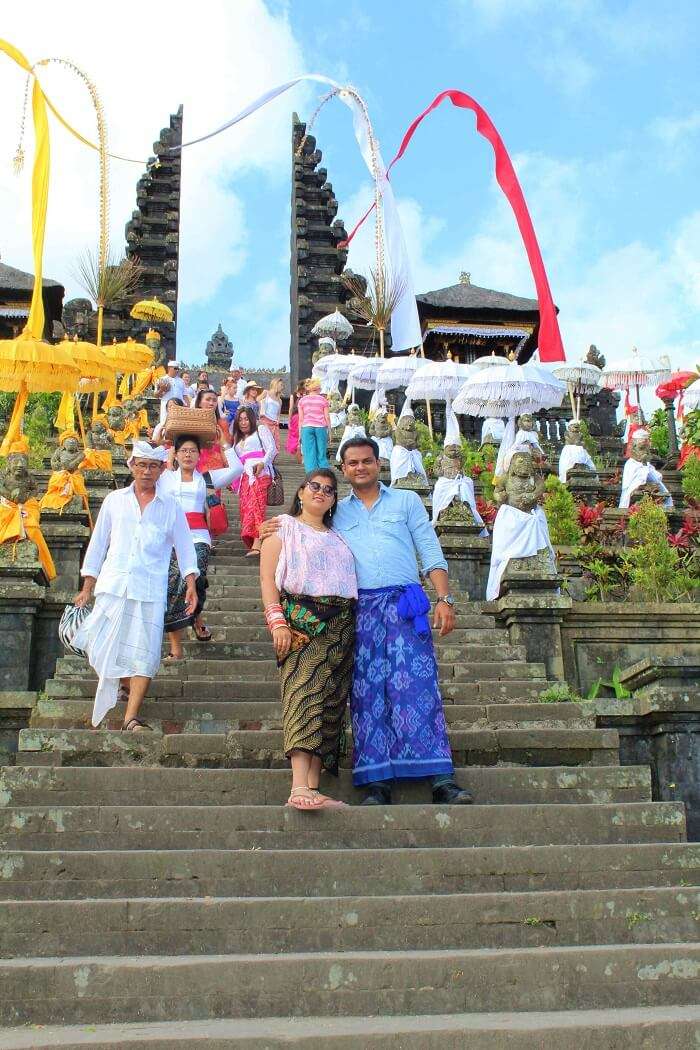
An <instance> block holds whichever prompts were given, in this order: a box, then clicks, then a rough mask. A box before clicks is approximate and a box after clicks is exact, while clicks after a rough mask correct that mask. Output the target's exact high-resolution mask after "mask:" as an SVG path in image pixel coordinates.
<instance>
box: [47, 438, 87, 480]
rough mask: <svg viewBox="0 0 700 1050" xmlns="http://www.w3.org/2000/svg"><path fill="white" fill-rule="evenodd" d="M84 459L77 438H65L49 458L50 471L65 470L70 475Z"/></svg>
mask: <svg viewBox="0 0 700 1050" xmlns="http://www.w3.org/2000/svg"><path fill="white" fill-rule="evenodd" d="M84 458H85V453H84V452H83V450H82V448H81V447H80V441H79V440H78V438H77V437H67V438H65V439H64V441H63V442H62V443H61V444H60V445H59V447H58V448H57V449H56V451H55V452H54V454H53V455H52V457H51V469H52V470H67V471H69V472H70V473H71V474H72V473H73V471H75V470H77V469H78V467H79V466H80V464H81V463H82V462H83V459H84Z"/></svg>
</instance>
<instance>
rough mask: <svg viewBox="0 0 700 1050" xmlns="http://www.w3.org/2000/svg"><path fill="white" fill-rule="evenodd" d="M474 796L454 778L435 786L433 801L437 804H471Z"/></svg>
mask: <svg viewBox="0 0 700 1050" xmlns="http://www.w3.org/2000/svg"><path fill="white" fill-rule="evenodd" d="M473 801H474V796H473V795H472V793H471V791H467V790H466V788H461V787H460V786H459V784H457V783H455V781H454V780H451V781H449V782H448V783H447V784H440V786H439V787H436V788H433V802H434V803H435V805H437V806H471V804H472V802H473Z"/></svg>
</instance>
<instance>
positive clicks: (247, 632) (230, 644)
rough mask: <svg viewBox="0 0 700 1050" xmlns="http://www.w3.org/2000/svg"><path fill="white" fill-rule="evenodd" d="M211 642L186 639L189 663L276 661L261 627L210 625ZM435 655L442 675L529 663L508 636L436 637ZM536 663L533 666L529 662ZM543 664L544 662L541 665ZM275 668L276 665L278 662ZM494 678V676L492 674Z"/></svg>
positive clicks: (524, 653)
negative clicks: (460, 667) (464, 667)
mask: <svg viewBox="0 0 700 1050" xmlns="http://www.w3.org/2000/svg"><path fill="white" fill-rule="evenodd" d="M209 626H210V627H211V631H212V636H213V637H212V641H211V642H209V643H208V644H206V645H205V644H203V643H202V642H197V641H196V640H195V639H194V638H192V637H189V638H186V639H185V640H184V653H185V656H186V658H187V662H188V664H190V663H191V662H192V661H199V660H200V659H202V658H204V659H209V660H229V659H239V660H269V661H272V662H273V663H274V650H273V646H272V641H271V639H270V635H269V632H268V631H267V630H266V629H262V628H255V627H251V628H248V629H246V628H240V627H216V626H212V625H211V624H210V625H209ZM435 654H436V658H437V660H438V667H439V668H440V671H441V674H443V675H444V674H445V673H446V671H445V664H446V662H449V663H450V664H453V663H454V664H468V665H470V666H471V665H473V664H476V663H479V664H482V665H483V664H484V663H485V661H489V663H491V664H492V666H497V667H498V671H499V675H498V676H499V677H506V674H504V673H503V671H502V668H503V666H504V665H505V666H510V665H513V666H514V667H516V668H517V667H521V668H522V667H523V666H524V665H525V664H526V662H527V654H526V651H525V646H523V645H510V644H508V641H507V639H506V638H505V637H503V636H501V637H500V638H498V639H494V638H489V639H488V640H485V641H483V642H482V641H480V640H477V641H476V642H474V643H468V642H465V641H463V640H460V639H455V641H454V642H453V641H452V638H451V636H450V637H449V638H443V639H440V640H437V639H436V645H435ZM530 666H533V665H530ZM539 666H542V665H539ZM275 667H276V664H275ZM491 677H493V675H492V676H491Z"/></svg>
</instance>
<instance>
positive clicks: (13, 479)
mask: <svg viewBox="0 0 700 1050" xmlns="http://www.w3.org/2000/svg"><path fill="white" fill-rule="evenodd" d="M36 494H37V483H36V481H35V479H34V478H33V477H32V475H31V473H30V470H29V456H28V455H27V454H26V453H25V452H10V454H9V456H8V457H7V460H6V462H5V469H4V470H3V471H0V496H1V497H2V498H3V499H7V500H10V502H11V503H26V502H27V500H28V499H32V498H34V497H36Z"/></svg>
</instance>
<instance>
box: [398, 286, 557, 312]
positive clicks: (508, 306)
mask: <svg viewBox="0 0 700 1050" xmlns="http://www.w3.org/2000/svg"><path fill="white" fill-rule="evenodd" d="M416 300H417V302H418V306H419V310H420V306H421V304H422V305H423V306H424V307H426V306H428V307H430V306H433V307H437V308H438V309H447V310H465V311H472V310H492V311H500V312H503V313H520V314H538V313H539V307H538V305H537V300H536V299H525V298H523V297H522V296H520V295H510V294H509V293H508V292H496V291H494V290H493V289H492V288H480V287H479V285H477V284H471V283H470V282H467V281H460V283H459V284H452V285H450V286H449V288H438V289H437V290H436V291H434V292H424V293H423V294H422V295H417V296H416ZM426 312H427V311H426V310H425V309H423V310H420V313H421V314H423V315H425V313H426Z"/></svg>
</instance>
